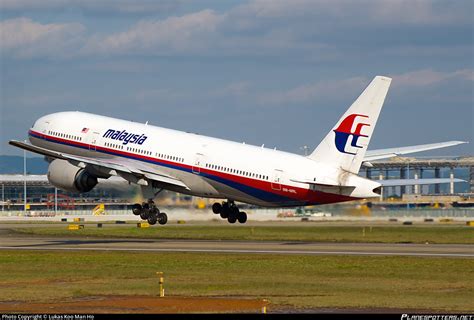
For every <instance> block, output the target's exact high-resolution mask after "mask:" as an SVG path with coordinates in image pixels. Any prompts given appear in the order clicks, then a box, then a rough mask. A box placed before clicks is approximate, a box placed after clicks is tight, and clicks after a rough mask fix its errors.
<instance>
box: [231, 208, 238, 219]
mask: <svg viewBox="0 0 474 320" xmlns="http://www.w3.org/2000/svg"><path fill="white" fill-rule="evenodd" d="M230 212H231V214H233V215H234V216H236V217H237V215H238V214H239V208H238V207H237V206H236V205H233V206H232V207H230Z"/></svg>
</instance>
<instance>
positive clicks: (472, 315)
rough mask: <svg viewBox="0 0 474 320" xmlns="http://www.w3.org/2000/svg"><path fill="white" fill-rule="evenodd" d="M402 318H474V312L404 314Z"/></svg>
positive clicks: (469, 319)
mask: <svg viewBox="0 0 474 320" xmlns="http://www.w3.org/2000/svg"><path fill="white" fill-rule="evenodd" d="M401 320H474V314H406V313H404V314H402V317H401Z"/></svg>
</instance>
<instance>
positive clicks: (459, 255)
mask: <svg viewBox="0 0 474 320" xmlns="http://www.w3.org/2000/svg"><path fill="white" fill-rule="evenodd" d="M0 249H5V250H42V251H47V250H59V251H137V252H193V253H250V254H306V255H308V254H309V255H354V256H414V257H457V258H474V253H426V252H420V253H414V252H361V251H359V252H356V251H305V250H291V251H290V250H245V249H172V248H170V249H157V248H155V249H153V248H106V247H87V248H71V247H63V248H51V247H50V248H38V247H14V246H10V247H9V246H0Z"/></svg>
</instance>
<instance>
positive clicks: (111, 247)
mask: <svg viewBox="0 0 474 320" xmlns="http://www.w3.org/2000/svg"><path fill="white" fill-rule="evenodd" d="M0 240H1V243H0V249H2V250H54V251H62V250H63V251H85V250H94V251H128V252H150V253H166V252H190V253H219V254H222V253H228V254H281V255H344V256H414V257H446V258H474V245H461V244H438V245H437V244H382V243H380V244H379V243H370V244H369V243H315V242H311V243H310V242H283V241H282V242H277V241H271V242H270V241H211V240H156V239H140V240H138V239H114V238H108V239H98V238H96V239H90V238H89V239H66V238H57V237H55V238H52V237H51V238H48V237H37V236H29V235H9V236H7V237H2V238H1V239H0Z"/></svg>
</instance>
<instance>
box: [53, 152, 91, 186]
mask: <svg viewBox="0 0 474 320" xmlns="http://www.w3.org/2000/svg"><path fill="white" fill-rule="evenodd" d="M48 180H49V182H50V183H51V184H52V185H53V186H55V187H56V188H59V189H62V190H66V191H70V192H79V193H84V192H89V191H91V190H92V189H93V188H94V187H95V186H96V185H97V176H95V175H93V174H91V173H89V172H88V171H87V170H86V169H83V168H78V167H76V166H74V165H72V164H70V163H69V162H67V161H66V160H60V159H55V160H53V161H52V162H51V163H50V164H49V168H48Z"/></svg>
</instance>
